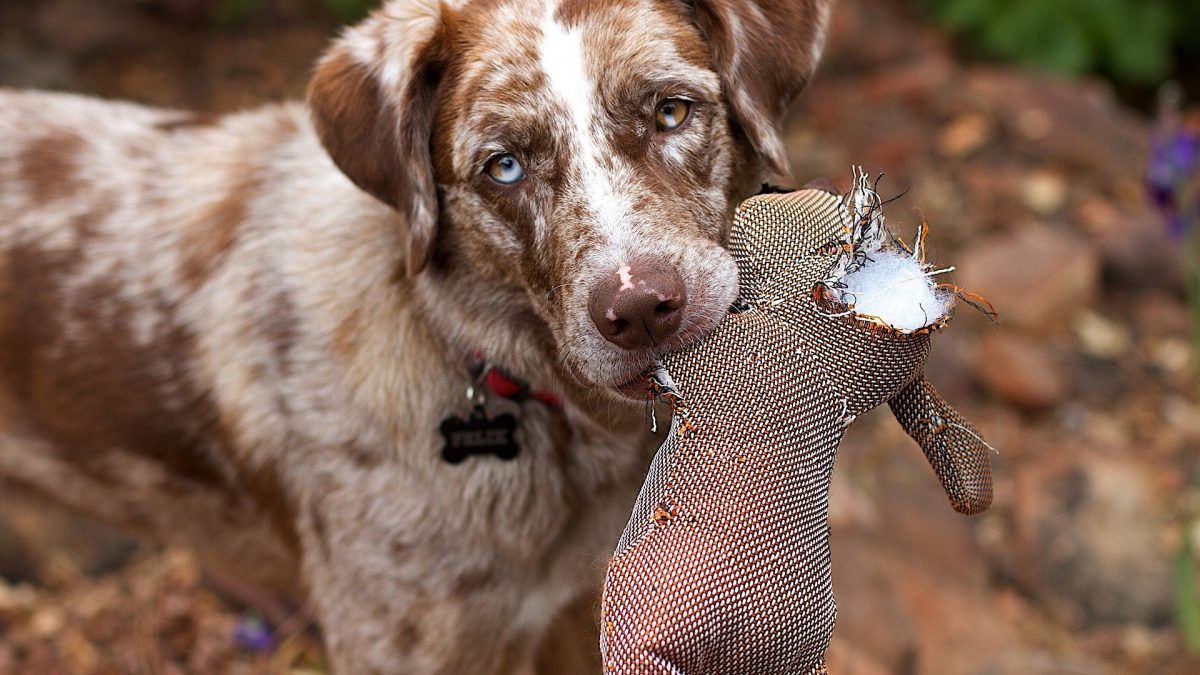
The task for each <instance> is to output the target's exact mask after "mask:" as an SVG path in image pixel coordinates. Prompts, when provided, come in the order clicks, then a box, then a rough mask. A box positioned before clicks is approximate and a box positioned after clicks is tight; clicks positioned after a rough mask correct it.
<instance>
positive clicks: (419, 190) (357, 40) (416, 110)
mask: <svg viewBox="0 0 1200 675" xmlns="http://www.w3.org/2000/svg"><path fill="white" fill-rule="evenodd" d="M444 33H445V23H444V20H443V16H442V9H441V2H440V0H392V1H391V2H388V3H386V4H385V5H384V6H383V7H381V8H380V9H378V10H376V11H375V12H373V13H372V15H371V17H370V18H369V19H367V20H365V21H363V22H362V23H361V24H359V25H357V26H355V27H353V28H351V29H349V30H348V31H347V32H346V33H345V34H343V35H342V37H341V38H340V39H339V40H338V41H337V42H336V43H335V44H334V46H333V47H332V48H330V49H329V51H328V52H326V54H325V56H324V57H323V58H322V59H321V61H320V63H319V64H318V65H317V70H316V73H315V74H314V76H313V79H312V81H311V82H310V83H309V86H308V104H309V108H310V109H311V112H312V118H313V123H314V124H315V126H316V131H317V135H318V136H319V137H320V139H321V144H322V145H324V146H325V150H326V151H327V152H328V153H329V156H330V157H331V158H332V159H333V162H334V163H335V164H337V166H338V168H339V169H341V170H342V173H344V174H346V176H347V177H349V178H350V180H352V181H354V184H355V185H357V186H358V187H360V188H362V189H363V190H365V191H366V192H368V193H370V194H372V195H374V196H375V197H376V198H378V199H379V200H380V201H382V202H384V203H386V204H388V205H390V206H391V207H392V208H394V209H396V210H397V211H399V212H400V214H401V215H403V216H404V219H405V221H406V222H405V225H404V226H405V227H406V228H407V231H406V232H404V238H405V241H406V244H407V248H408V250H407V251H406V256H405V265H406V271H407V273H408V274H409V275H410V276H411V275H414V274H416V273H418V272H420V271H421V270H422V269H423V268H424V267H425V265H426V263H427V262H428V261H429V258H430V256H431V254H432V248H433V241H434V237H435V235H436V233H437V221H438V203H437V188H436V183H435V178H434V173H433V160H432V158H431V156H430V150H429V141H430V135H431V133H432V129H433V118H434V105H435V101H436V98H437V83H438V80H439V78H440V71H441V68H442V64H443V43H444V41H445V37H444Z"/></svg>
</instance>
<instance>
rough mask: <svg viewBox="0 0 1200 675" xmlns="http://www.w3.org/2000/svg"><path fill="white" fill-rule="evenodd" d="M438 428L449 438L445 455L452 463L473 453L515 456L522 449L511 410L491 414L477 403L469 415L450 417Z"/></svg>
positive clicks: (444, 448) (505, 457)
mask: <svg viewBox="0 0 1200 675" xmlns="http://www.w3.org/2000/svg"><path fill="white" fill-rule="evenodd" d="M439 428H440V430H441V432H442V436H443V437H444V438H445V439H446V445H445V446H443V447H442V459H444V460H446V461H447V462H449V463H451V464H458V463H460V462H462V461H463V460H464V459H466V458H467V457H470V456H471V455H495V456H497V457H499V458H500V459H505V460H508V459H513V458H514V457H516V456H517V451H518V450H520V448H519V447H518V446H517V439H516V435H515V434H516V431H517V418H515V417H513V416H512V415H510V414H508V413H503V414H500V415H496V416H495V417H488V416H487V412H485V411H484V409H483V406H479V405H477V406H475V407H474V408H473V409H472V410H471V415H470V417H469V418H467V419H462V418H461V417H457V416H451V417H447V418H446V419H444V420H442V424H441V426H440V427H439Z"/></svg>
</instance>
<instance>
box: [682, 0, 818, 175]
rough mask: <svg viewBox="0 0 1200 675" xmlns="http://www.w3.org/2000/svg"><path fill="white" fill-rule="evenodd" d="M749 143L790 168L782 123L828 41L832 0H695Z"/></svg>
mask: <svg viewBox="0 0 1200 675" xmlns="http://www.w3.org/2000/svg"><path fill="white" fill-rule="evenodd" d="M688 4H690V5H691V7H692V12H693V19H694V21H695V22H696V25H697V26H698V27H699V28H700V32H701V33H702V34H703V35H704V37H705V39H706V40H707V41H708V45H709V49H710V50H711V52H712V58H713V65H714V66H716V68H717V72H718V73H719V74H720V76H721V82H722V87H723V88H724V90H725V96H726V99H727V100H728V101H729V104H730V106H732V112H733V115H734V118H735V119H736V121H737V123H738V124H739V125H740V126H741V128H742V130H743V131H744V132H745V134H746V137H747V138H748V139H749V141H750V144H751V145H753V146H754V149H755V150H756V151H758V154H759V156H761V157H762V158H763V159H764V160H765V161H766V163H767V165H768V166H769V167H770V169H771V170H772V171H774V172H776V173H778V174H782V175H787V173H788V161H787V153H786V152H785V151H784V148H783V138H782V134H781V130H780V125H781V124H782V123H783V118H784V115H785V114H786V113H787V110H788V108H789V107H790V106H791V103H792V101H793V100H794V99H795V98H796V95H797V94H799V93H800V90H802V89H804V86H805V85H806V84H808V81H809V79H810V78H811V77H812V74H813V71H814V70H815V69H816V67H817V61H819V60H820V57H821V50H822V49H824V47H825V31H826V29H827V27H828V25H829V15H830V10H831V9H832V7H833V4H834V0H689V3H688Z"/></svg>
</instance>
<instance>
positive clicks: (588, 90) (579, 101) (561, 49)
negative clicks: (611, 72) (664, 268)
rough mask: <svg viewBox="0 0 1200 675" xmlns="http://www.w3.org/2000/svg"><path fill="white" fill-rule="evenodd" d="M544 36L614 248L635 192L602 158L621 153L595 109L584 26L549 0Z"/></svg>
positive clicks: (584, 172)
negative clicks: (576, 26)
mask: <svg viewBox="0 0 1200 675" xmlns="http://www.w3.org/2000/svg"><path fill="white" fill-rule="evenodd" d="M541 29H542V40H541V49H540V54H539V58H540V61H541V66H542V70H543V71H544V72H545V73H546V76H547V79H548V80H549V82H550V90H551V91H553V92H554V93H555V94H557V96H558V97H559V99H561V100H562V101H563V102H565V103H566V106H567V112H568V113H569V114H570V116H571V125H572V126H573V127H574V130H575V134H574V135H575V140H576V142H577V143H578V146H577V147H578V154H577V155H576V164H577V167H578V169H579V172H580V175H581V177H582V179H583V187H584V192H585V194H586V199H587V202H588V207H589V211H590V212H591V213H593V214H594V215H595V218H596V225H597V228H598V229H599V231H600V232H602V233H603V234H604V235H605V237H606V238H607V239H608V241H609V243H610V244H611V245H612V247H613V248H614V249H619V248H620V247H621V244H623V243H624V240H625V238H626V232H627V230H628V228H627V227H626V226H625V220H626V218H627V214H628V213H629V210H630V199H629V196H628V195H627V194H625V193H623V192H620V191H618V190H617V189H615V187H614V183H617V182H620V181H617V180H614V179H617V178H619V176H614V175H613V173H610V172H609V171H606V170H605V168H604V163H602V162H601V158H602V157H603V158H605V159H608V160H609V163H610V164H614V163H616V157H615V153H614V152H613V151H612V150H611V149H609V148H606V147H604V146H605V143H604V139H602V138H599V135H600V132H599V130H598V129H597V126H598V125H597V124H596V119H595V116H594V115H593V109H594V107H595V98H596V86H595V83H594V82H593V81H592V77H591V75H590V74H589V73H588V69H587V62H586V58H585V54H584V45H583V36H582V34H581V33H580V32H579V31H578V30H568V29H566V28H564V27H563V26H562V25H560V24H559V23H558V22H557V21H555V19H554V6H553V5H549V6H548V7H547V10H546V15H545V17H544V18H543V19H542V26H541Z"/></svg>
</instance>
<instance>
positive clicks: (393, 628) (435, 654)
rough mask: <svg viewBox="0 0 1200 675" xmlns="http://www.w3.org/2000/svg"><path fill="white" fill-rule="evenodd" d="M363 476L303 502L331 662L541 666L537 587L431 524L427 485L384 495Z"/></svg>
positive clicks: (303, 534) (383, 667) (306, 545)
mask: <svg viewBox="0 0 1200 675" xmlns="http://www.w3.org/2000/svg"><path fill="white" fill-rule="evenodd" d="M363 478H364V479H365V480H363V481H362V482H361V483H359V482H358V481H355V480H344V481H329V482H328V483H327V486H326V488H325V489H323V490H322V491H321V493H320V494H314V495H311V496H309V497H308V498H307V499H303V500H301V501H302V502H303V504H302V505H301V507H300V508H299V509H297V511H298V513H297V530H298V534H299V536H300V540H301V549H302V551H303V554H302V555H303V566H304V573H305V578H306V580H307V583H308V586H309V599H310V602H311V604H312V606H313V610H314V612H315V614H316V616H317V619H318V622H319V623H320V626H321V629H322V632H323V634H324V639H325V644H326V649H327V652H328V654H329V659H330V665H331V666H332V669H333V672H335V673H339V674H353V675H359V674H365V673H409V674H413V675H423V674H426V673H428V674H433V673H481V674H485V673H533V672H534V666H533V662H534V659H535V648H536V647H537V643H538V638H539V637H540V635H537V634H534V632H533V631H531V630H530V629H529V628H528V627H526V624H527V622H525V621H523V620H522V617H521V614H522V607H523V606H526V605H527V603H528V600H529V597H530V595H531V594H536V593H537V590H536V589H530V588H527V587H524V586H522V584H521V582H520V581H517V580H514V579H513V578H512V576H513V575H512V574H511V571H508V570H500V569H499V568H498V567H497V565H496V563H495V562H494V561H493V560H491V559H490V557H489V556H488V555H487V554H486V553H484V552H481V551H480V550H479V549H478V548H475V549H473V550H472V549H471V548H470V547H468V546H465V545H463V543H461V542H456V541H454V540H455V539H456V538H455V537H453V536H448V535H447V534H446V533H445V532H443V531H438V530H434V529H432V528H431V526H430V521H431V520H432V518H431V517H429V515H428V514H427V513H426V512H427V511H428V509H429V506H430V504H429V503H428V502H425V503H421V502H418V501H416V500H415V499H412V498H411V496H412V495H415V494H418V495H419V494H420V493H418V492H415V491H404V490H401V491H399V492H400V494H396V492H395V491H393V493H392V494H389V495H387V498H386V499H382V500H381V499H375V498H373V496H374V497H378V496H380V495H373V491H372V489H371V488H370V483H371V482H372V481H371V480H370V479H369V478H367V477H365V476H364V477H363ZM375 482H376V483H378V481H375ZM405 493H407V494H405ZM418 520H420V521H423V522H417V521H418Z"/></svg>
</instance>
